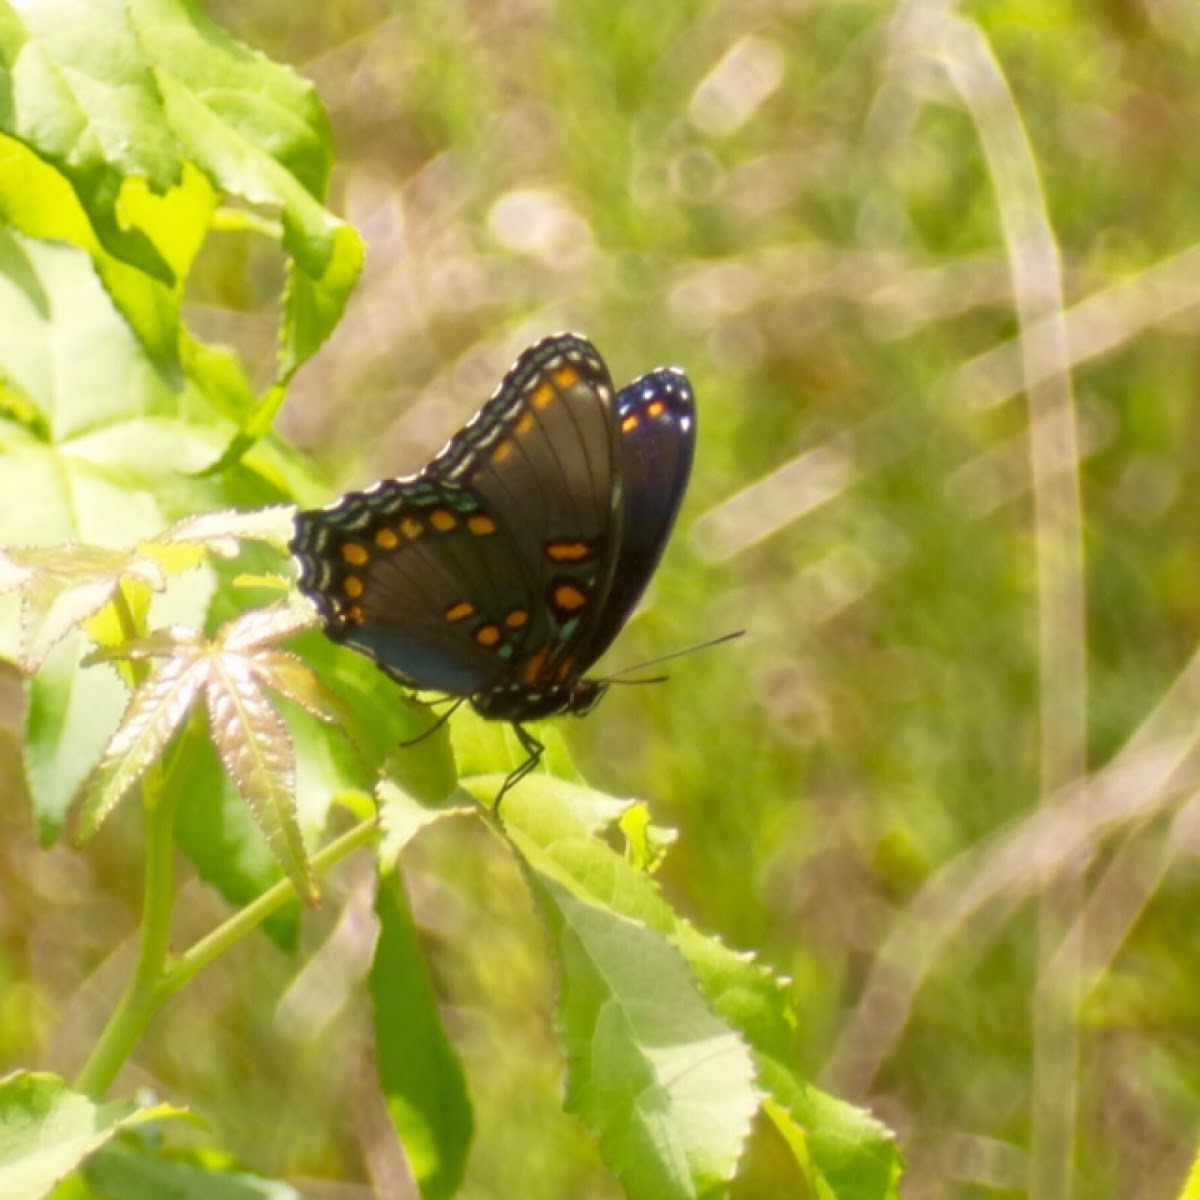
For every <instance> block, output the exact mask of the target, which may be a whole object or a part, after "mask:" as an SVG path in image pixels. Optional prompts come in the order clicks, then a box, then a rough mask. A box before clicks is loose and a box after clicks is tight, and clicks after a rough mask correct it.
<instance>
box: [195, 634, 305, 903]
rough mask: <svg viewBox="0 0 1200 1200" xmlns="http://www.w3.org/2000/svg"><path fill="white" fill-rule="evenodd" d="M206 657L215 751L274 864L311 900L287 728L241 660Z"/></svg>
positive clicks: (294, 770)
mask: <svg viewBox="0 0 1200 1200" xmlns="http://www.w3.org/2000/svg"><path fill="white" fill-rule="evenodd" d="M210 661H211V663H212V668H213V669H212V674H211V678H210V679H209V681H208V687H207V691H206V699H207V702H208V719H209V725H210V728H211V733H212V739H213V743H214V745H215V746H216V748H217V753H218V754H219V755H220V758H221V762H222V763H223V764H224V767H225V769H226V770H227V771H228V772H229V774H230V776H231V777H232V779H233V781H234V784H235V785H236V787H237V789H238V791H239V792H240V793H241V795H242V796H243V798H244V799H245V800H246V803H247V804H249V806H250V811H251V812H252V813H253V814H254V817H255V820H257V821H258V823H259V825H260V826H261V828H262V830H263V832H264V833H265V834H266V836H267V843H268V845H269V846H270V847H271V852H272V854H274V855H275V858H276V860H277V861H278V862H279V865H280V866H281V867H282V868H283V870H284V872H285V873H286V874H287V876H288V878H289V879H291V881H292V883H293V884H294V885H295V887H296V890H297V891H298V892H299V893H300V895H301V896H303V897H304V898H305V899H306V900H308V901H309V902H313V901H315V899H316V897H317V889H316V884H315V882H314V880H313V875H312V867H311V865H310V863H309V860H308V853H307V851H306V849H305V846H304V839H303V837H302V836H301V833H300V825H299V822H298V821H297V819H296V799H295V793H296V764H295V750H294V748H293V746H292V739H291V737H290V735H289V734H288V731H287V726H285V725H284V723H283V721H282V719H281V718H280V716H279V714H278V713H277V712H276V711H275V709H274V708H273V707H272V706H271V703H270V701H269V700H268V699H267V698H266V696H265V695H263V693H262V692H261V691H260V690H259V687H258V685H257V683H256V681H255V679H254V675H253V672H252V671H251V669H250V666H249V664H248V663H247V662H246V661H245V660H244V659H242V658H239V657H238V656H236V655H233V654H221V655H219V656H218V655H214V656H213V658H212V659H211V660H210Z"/></svg>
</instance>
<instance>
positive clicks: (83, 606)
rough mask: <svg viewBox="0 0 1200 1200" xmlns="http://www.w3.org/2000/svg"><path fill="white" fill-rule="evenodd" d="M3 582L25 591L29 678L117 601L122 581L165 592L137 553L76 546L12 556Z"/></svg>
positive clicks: (155, 569)
mask: <svg viewBox="0 0 1200 1200" xmlns="http://www.w3.org/2000/svg"><path fill="white" fill-rule="evenodd" d="M4 578H5V582H6V583H8V584H9V585H10V586H20V587H21V588H22V598H21V642H22V648H21V664H20V665H21V668H22V670H24V671H26V672H28V673H30V674H32V673H33V672H34V671H36V670H37V669H38V667H40V666H41V664H42V663H43V662H44V661H45V658H46V655H47V654H49V653H50V651H51V650H53V649H54V647H55V646H56V645H57V644H58V643H59V642H60V641H61V640H62V639H63V638H64V637H65V636H66V635H67V634H68V633H70V632H71V630H72V629H74V628H76V626H78V625H80V624H81V623H82V622H83V621H85V620H87V618H88V617H90V616H92V615H93V614H95V613H96V612H98V611H99V610H100V609H101V608H103V607H104V605H105V604H107V603H108V602H109V600H111V599H112V595H113V592H114V591H115V590H116V588H117V586H118V585H119V584H120V582H121V581H122V579H128V580H137V581H140V582H141V583H144V584H145V585H146V586H147V587H149V588H152V589H153V590H155V591H161V590H162V589H163V588H164V587H165V586H166V578H165V576H164V575H163V572H162V570H161V569H160V568H159V566H158V565H157V564H156V563H154V562H152V561H150V560H149V559H145V558H141V557H139V556H138V555H137V554H136V553H135V552H134V551H131V550H126V549H119V550H111V549H108V548H107V547H103V546H88V545H83V544H80V543H75V542H71V543H68V544H67V545H63V546H48V547H41V546H36V547H28V548H22V549H14V550H10V551H8V553H7V555H6V556H5V571H4Z"/></svg>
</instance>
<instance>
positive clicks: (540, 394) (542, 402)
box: [529, 381, 554, 408]
mask: <svg viewBox="0 0 1200 1200" xmlns="http://www.w3.org/2000/svg"><path fill="white" fill-rule="evenodd" d="M553 399H554V389H553V388H552V387H551V386H550V385H549V384H548V383H546V382H544V381H543V382H542V383H539V384H538V385H537V387H535V388H534V389H533V391H532V392H531V393H530V396H529V402H530V404H532V405H533V407H534V408H545V407H546V405H547V404H549V403H550V401H551V400H553Z"/></svg>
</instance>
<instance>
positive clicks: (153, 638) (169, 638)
mask: <svg viewBox="0 0 1200 1200" xmlns="http://www.w3.org/2000/svg"><path fill="white" fill-rule="evenodd" d="M202 641H203V638H202V636H201V634H200V632H199V630H196V629H192V628H191V627H190V626H187V625H167V626H164V627H163V628H161V629H153V630H151V631H150V632H149V633H148V634H146V636H145V637H140V638H134V639H133V640H132V641H129V642H123V643H122V644H121V645H120V646H103V647H101V648H100V649H99V650H93V651H91V653H89V654H85V655H84V657H83V665H84V666H85V667H91V666H94V665H95V664H96V663H102V662H114V661H116V660H122V661H123V660H125V659H146V658H166V657H167V656H168V655H172V654H177V653H178V652H179V651H180V650H195V649H196V648H197V647H199V646H200V645H201V643H202Z"/></svg>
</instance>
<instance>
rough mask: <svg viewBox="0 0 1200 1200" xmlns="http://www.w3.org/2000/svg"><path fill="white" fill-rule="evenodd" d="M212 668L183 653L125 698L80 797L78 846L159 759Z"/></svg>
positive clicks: (198, 656)
mask: <svg viewBox="0 0 1200 1200" xmlns="http://www.w3.org/2000/svg"><path fill="white" fill-rule="evenodd" d="M210 667H211V664H210V662H209V660H208V659H206V658H205V657H204V656H202V655H195V654H187V653H184V652H182V650H181V651H180V652H179V653H177V654H175V655H174V656H173V657H171V658H168V659H167V660H166V661H165V662H163V664H162V665H161V666H160V667H158V668H157V669H156V670H155V671H154V672H153V674H151V675H150V677H149V678H148V679H146V681H145V682H144V683H142V684H141V685H140V686H139V687H138V688H137V690H136V691H135V692H134V693H133V695H132V696H131V697H130V698H129V706H128V708H126V710H125V715H124V717H123V718H122V720H121V724H120V725H119V726H118V728H117V731H116V733H114V734H113V736H112V740H111V741H110V742H109V743H108V746H107V748H106V749H105V751H104V757H103V758H101V760H100V762H99V764H98V765H97V766H96V769H95V770H94V771H93V772H92V775H91V777H90V778H89V779H88V782H87V785H86V787H85V789H84V791H83V794H82V796H81V798H80V807H79V819H78V823H77V825H76V829H75V840H76V841H77V842H84V841H87V839H88V838H90V837H91V836H92V834H94V833H95V832H96V830H97V829H98V828H99V827H100V825H101V824H102V823H103V821H104V819H105V817H107V816H108V814H109V813H110V812H112V810H113V808H114V807H115V806H116V805H117V804H118V803H119V802H120V800H121V799H122V797H123V796H125V794H126V793H127V792H128V791H129V789H130V788H131V787H133V785H134V784H135V783H137V781H138V780H139V779H141V777H142V776H143V775H144V774H145V772H146V771H147V769H148V768H149V767H150V765H151V764H152V763H153V762H155V761H156V760H157V759H158V758H160V757H161V756H162V753H163V751H164V750H165V749H166V747H167V743H168V742H169V741H170V740H171V738H172V736H173V735H174V733H175V731H176V730H177V729H178V728H179V727H180V725H181V724H182V723H183V720H184V718H185V717H186V716H187V714H188V710H189V709H190V708H191V707H192V705H193V704H194V703H195V701H196V698H197V696H198V695H199V694H200V692H201V691H202V690H203V688H204V687H205V685H206V683H207V682H208V678H209V673H210Z"/></svg>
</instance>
